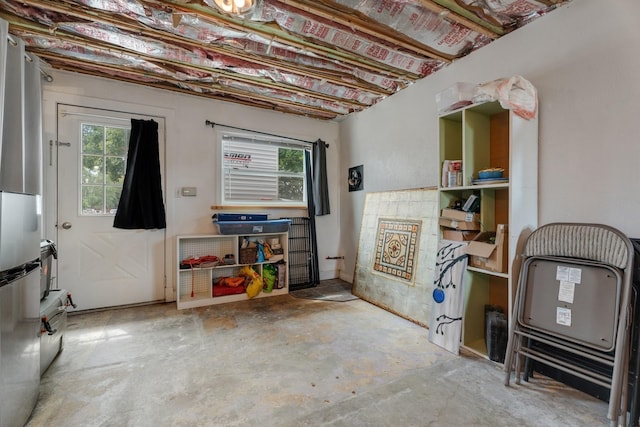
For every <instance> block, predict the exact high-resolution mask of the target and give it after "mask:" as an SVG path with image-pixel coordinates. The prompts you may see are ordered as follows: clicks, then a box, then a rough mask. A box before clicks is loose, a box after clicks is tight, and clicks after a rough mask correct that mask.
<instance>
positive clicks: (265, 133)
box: [204, 120, 329, 148]
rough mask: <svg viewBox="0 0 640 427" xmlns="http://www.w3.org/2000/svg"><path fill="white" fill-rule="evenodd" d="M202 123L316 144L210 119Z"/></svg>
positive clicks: (311, 143) (306, 142)
mask: <svg viewBox="0 0 640 427" xmlns="http://www.w3.org/2000/svg"><path fill="white" fill-rule="evenodd" d="M204 124H205V126H211V127H212V128H214V127H215V126H216V125H218V126H223V127H226V128H230V129H235V130H242V131H245V132H253V133H259V134H261V135H267V136H274V137H276V138H284V139H290V140H292V141H298V142H304V143H305V144H310V145H315V144H317V142H311V141H305V140H304V139H298V138H291V137H289V136H282V135H275V134H273V133H267V132H260V131H257V130H251V129H245V128H239V127H236V126H229V125H223V124H222V123H214V122H212V121H211V120H205V122H204ZM325 145H326V146H327V148H329V144H326V143H325Z"/></svg>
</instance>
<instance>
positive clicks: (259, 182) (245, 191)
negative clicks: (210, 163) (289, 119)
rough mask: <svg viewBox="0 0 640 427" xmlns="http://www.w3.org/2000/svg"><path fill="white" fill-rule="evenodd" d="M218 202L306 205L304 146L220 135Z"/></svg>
mask: <svg viewBox="0 0 640 427" xmlns="http://www.w3.org/2000/svg"><path fill="white" fill-rule="evenodd" d="M221 146H222V173H223V179H222V195H223V196H222V198H223V200H222V203H223V204H265V205H288V206H306V200H307V199H306V191H305V190H306V187H305V171H304V147H302V146H300V145H296V144H291V143H287V142H282V141H278V140H275V139H274V140H269V139H264V138H261V139H252V138H247V137H243V136H234V135H228V134H225V135H223V136H222V144H221Z"/></svg>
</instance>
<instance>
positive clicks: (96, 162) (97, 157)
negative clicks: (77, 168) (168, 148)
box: [80, 123, 129, 215]
mask: <svg viewBox="0 0 640 427" xmlns="http://www.w3.org/2000/svg"><path fill="white" fill-rule="evenodd" d="M81 128H82V129H81V135H82V143H81V147H82V151H81V153H80V158H81V165H82V172H81V176H80V179H81V182H80V188H81V191H80V194H81V202H80V205H81V214H83V215H114V214H115V213H116V210H117V208H118V202H119V201H120V194H121V193H122V184H123V182H124V174H125V171H126V167H127V149H128V143H129V128H126V127H116V126H107V125H101V124H95V123H91V124H89V123H83V124H82V125H81Z"/></svg>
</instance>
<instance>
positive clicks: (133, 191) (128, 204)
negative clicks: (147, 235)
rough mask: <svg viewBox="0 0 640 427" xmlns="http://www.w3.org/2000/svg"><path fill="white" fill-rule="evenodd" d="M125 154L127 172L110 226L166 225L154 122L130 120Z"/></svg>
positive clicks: (149, 226)
mask: <svg viewBox="0 0 640 427" xmlns="http://www.w3.org/2000/svg"><path fill="white" fill-rule="evenodd" d="M127 156H128V157H127V171H126V174H125V176H124V184H123V187H122V194H121V196H120V202H119V203H118V210H117V212H116V216H115V219H114V221H113V226H114V227H116V228H127V229H145V230H149V229H152V228H166V226H167V224H166V218H165V212H164V202H163V201H162V181H161V176H160V149H159V145H158V123H157V122H155V121H153V120H136V119H131V136H130V138H129V152H128V154H127Z"/></svg>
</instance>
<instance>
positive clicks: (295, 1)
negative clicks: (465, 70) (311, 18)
mask: <svg viewBox="0 0 640 427" xmlns="http://www.w3.org/2000/svg"><path fill="white" fill-rule="evenodd" d="M278 1H279V2H280V3H283V4H286V5H288V6H291V7H294V8H296V9H298V10H302V11H304V12H307V13H309V14H311V15H315V16H319V17H321V18H324V19H327V20H330V21H333V22H337V23H339V24H341V25H344V26H346V27H349V28H352V29H354V30H357V31H360V32H361V33H363V34H366V35H368V36H370V37H373V38H375V39H377V40H382V41H385V42H387V43H389V44H390V45H392V46H398V47H401V48H403V49H405V50H406V51H408V52H412V53H416V54H418V55H420V56H426V57H429V58H432V59H435V60H438V61H442V62H445V63H449V62H451V60H452V57H451V56H449V55H445V54H443V53H441V52H438V51H436V50H435V49H433V48H431V47H429V46H426V45H424V44H422V43H419V42H417V41H416V40H414V39H411V38H409V37H407V36H405V35H404V34H402V33H400V32H399V31H396V30H395V29H393V28H390V27H387V26H383V25H380V24H375V23H373V22H370V21H366V20H364V19H360V18H358V17H356V15H354V14H353V10H351V12H350V13H349V12H345V11H343V10H342V7H341V6H340V5H339V4H337V3H333V2H331V3H332V7H326V6H324V5H323V4H322V3H321V2H318V1H316V0H314V1H307V0H278ZM324 3H329V2H324Z"/></svg>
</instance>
